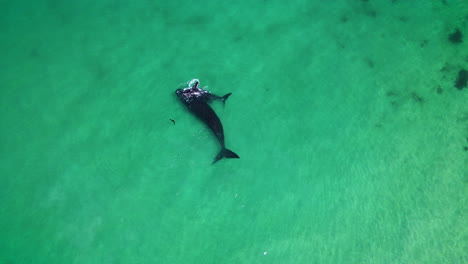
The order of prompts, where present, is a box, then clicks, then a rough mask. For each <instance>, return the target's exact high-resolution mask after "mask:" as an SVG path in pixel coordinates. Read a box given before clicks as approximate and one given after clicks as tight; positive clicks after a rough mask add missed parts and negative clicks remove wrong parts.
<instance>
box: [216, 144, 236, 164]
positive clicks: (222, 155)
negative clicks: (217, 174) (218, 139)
mask: <svg viewBox="0 0 468 264" xmlns="http://www.w3.org/2000/svg"><path fill="white" fill-rule="evenodd" d="M222 158H227V159H238V158H239V156H238V155H237V154H236V153H234V152H233V151H231V150H229V149H227V148H222V149H221V151H219V153H218V155H217V156H216V158H215V159H214V160H213V163H212V164H215V163H216V162H217V161H219V160H220V159H222Z"/></svg>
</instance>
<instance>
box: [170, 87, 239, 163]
mask: <svg viewBox="0 0 468 264" xmlns="http://www.w3.org/2000/svg"><path fill="white" fill-rule="evenodd" d="M198 84H199V81H198V80H197V79H193V80H191V81H190V82H189V84H188V87H187V88H184V89H177V90H176V94H177V96H178V97H179V99H180V100H181V101H182V102H183V103H184V104H185V105H186V106H187V108H188V109H189V110H190V112H192V113H193V114H194V115H195V116H196V117H198V118H199V119H200V120H201V121H203V123H205V124H206V125H207V126H208V127H209V128H210V130H211V131H212V132H213V133H214V134H215V136H216V138H217V139H218V142H219V144H220V145H221V150H220V151H219V153H218V155H217V156H216V157H215V159H214V160H213V164H214V163H216V162H217V161H219V160H220V159H222V158H237V159H238V158H239V156H238V155H237V154H236V153H234V152H233V151H231V150H229V149H227V148H226V146H225V144H224V130H223V125H222V124H221V120H219V117H218V116H217V115H216V113H215V111H214V110H213V108H211V107H210V106H209V105H208V102H210V101H212V100H220V101H222V102H223V103H224V102H225V101H226V100H227V99H228V97H229V96H230V95H231V93H228V94H226V95H224V96H217V95H214V94H212V93H210V92H208V91H206V90H203V89H200V88H199V87H198Z"/></svg>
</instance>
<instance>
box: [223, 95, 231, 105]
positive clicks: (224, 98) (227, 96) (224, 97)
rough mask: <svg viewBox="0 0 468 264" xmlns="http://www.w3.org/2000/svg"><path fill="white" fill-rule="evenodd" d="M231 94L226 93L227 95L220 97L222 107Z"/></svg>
mask: <svg viewBox="0 0 468 264" xmlns="http://www.w3.org/2000/svg"><path fill="white" fill-rule="evenodd" d="M231 94H232V93H228V94H226V95H224V96H223V97H221V102H223V105H224V103H225V102H226V100H227V99H228V98H229V96H231Z"/></svg>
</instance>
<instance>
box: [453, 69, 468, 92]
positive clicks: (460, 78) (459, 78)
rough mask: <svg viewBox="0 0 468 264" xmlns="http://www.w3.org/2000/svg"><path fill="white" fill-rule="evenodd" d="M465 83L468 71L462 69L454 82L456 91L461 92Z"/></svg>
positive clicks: (467, 78)
mask: <svg viewBox="0 0 468 264" xmlns="http://www.w3.org/2000/svg"><path fill="white" fill-rule="evenodd" d="M467 82H468V71H467V70H465V69H462V70H460V71H459V72H458V76H457V79H456V80H455V87H456V88H457V89H458V90H461V89H463V88H465V87H466V84H467Z"/></svg>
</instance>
